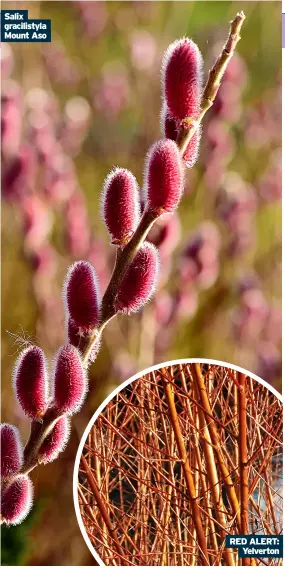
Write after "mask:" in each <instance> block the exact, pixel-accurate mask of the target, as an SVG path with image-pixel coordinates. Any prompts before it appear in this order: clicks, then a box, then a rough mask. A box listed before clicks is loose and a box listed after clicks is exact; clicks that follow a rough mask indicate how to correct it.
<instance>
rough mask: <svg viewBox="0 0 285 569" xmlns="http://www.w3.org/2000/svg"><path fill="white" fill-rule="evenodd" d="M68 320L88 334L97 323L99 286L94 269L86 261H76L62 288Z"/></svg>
mask: <svg viewBox="0 0 285 569" xmlns="http://www.w3.org/2000/svg"><path fill="white" fill-rule="evenodd" d="M64 297H65V300H66V304H67V308H68V312H69V316H70V318H72V320H73V322H74V324H75V325H76V326H77V327H78V328H81V329H82V331H84V332H85V333H88V331H91V330H92V329H94V328H96V327H97V326H98V323H99V286H98V282H97V277H96V274H95V271H94V268H93V267H92V265H91V264H90V263H88V262H87V261H78V262H77V263H74V265H72V266H71V267H70V269H69V271H68V273H67V278H66V282H65V287H64Z"/></svg>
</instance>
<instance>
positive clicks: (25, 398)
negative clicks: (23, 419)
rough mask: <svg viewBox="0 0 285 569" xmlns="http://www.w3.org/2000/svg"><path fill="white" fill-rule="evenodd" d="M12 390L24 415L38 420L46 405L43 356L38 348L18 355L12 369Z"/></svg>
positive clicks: (45, 371) (46, 390)
mask: <svg viewBox="0 0 285 569" xmlns="http://www.w3.org/2000/svg"><path fill="white" fill-rule="evenodd" d="M14 389H15V392H16V396H17V399H18V401H19V403H20V405H21V407H22V409H23V411H24V413H25V414H26V415H28V417H31V418H32V419H40V418H41V417H42V416H43V415H44V413H45V411H46V409H47V405H48V384H47V364H46V359H45V355H44V353H43V351H42V350H41V349H40V348H38V346H30V347H28V348H26V349H25V350H23V352H22V353H21V354H20V356H19V358H18V360H17V362H16V365H15V369H14Z"/></svg>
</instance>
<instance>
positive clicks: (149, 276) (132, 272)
mask: <svg viewBox="0 0 285 569" xmlns="http://www.w3.org/2000/svg"><path fill="white" fill-rule="evenodd" d="M158 266H159V260H158V251H157V249H156V248H155V247H154V245H152V244H151V243H144V245H142V247H141V248H140V250H139V251H138V253H137V254H136V256H135V258H134V260H133V261H132V263H131V264H130V266H129V268H128V270H127V272H126V274H125V276H124V278H123V280H122V282H121V285H120V286H119V289H118V294H117V298H116V301H115V307H116V309H117V310H118V311H119V312H125V313H127V314H130V313H131V312H136V311H137V310H139V309H140V308H141V307H142V306H143V305H144V304H145V303H146V302H147V301H148V300H149V299H150V297H151V296H152V294H153V292H154V289H155V284H156V279H157V274H158Z"/></svg>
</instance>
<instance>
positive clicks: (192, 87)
mask: <svg viewBox="0 0 285 569" xmlns="http://www.w3.org/2000/svg"><path fill="white" fill-rule="evenodd" d="M202 70H203V60H202V56H201V53H200V51H199V49H198V47H197V45H196V44H195V43H194V42H193V41H192V40H190V39H189V38H183V39H181V40H177V41H175V42H173V43H172V44H171V45H170V46H169V47H168V49H167V50H166V52H165V54H164V57H163V63H162V87H163V95H164V97H165V99H166V103H167V107H168V109H169V111H170V114H171V116H172V117H173V118H175V119H177V120H179V121H181V120H183V119H185V118H186V117H190V118H192V119H196V118H197V116H198V114H199V111H200V102H201V93H202Z"/></svg>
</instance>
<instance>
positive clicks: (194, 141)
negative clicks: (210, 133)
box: [161, 101, 202, 168]
mask: <svg viewBox="0 0 285 569" xmlns="http://www.w3.org/2000/svg"><path fill="white" fill-rule="evenodd" d="M161 130H162V134H163V135H164V136H165V138H169V139H170V140H174V141H176V140H177V135H178V130H179V121H177V120H175V119H174V118H172V117H171V115H170V112H169V110H168V108H167V105H166V103H165V101H164V104H163V107H162V112H161ZM201 131H202V127H201V125H199V126H198V128H197V130H196V132H195V134H194V135H193V136H192V138H191V139H190V142H189V144H188V146H187V148H186V150H185V152H184V154H183V158H182V160H183V164H184V165H185V166H186V167H187V168H192V167H193V166H194V164H195V163H196V162H197V160H198V155H199V146H200V139H201Z"/></svg>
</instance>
